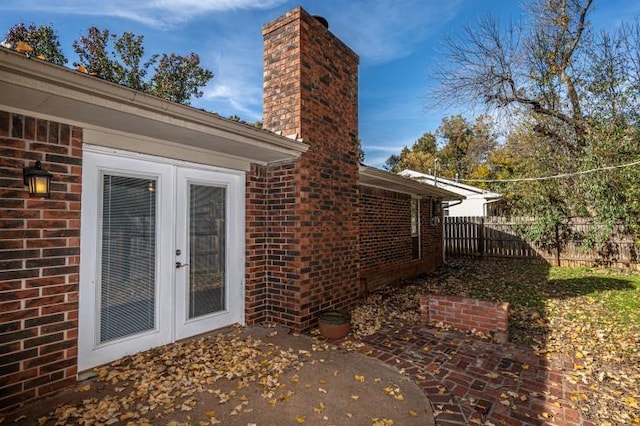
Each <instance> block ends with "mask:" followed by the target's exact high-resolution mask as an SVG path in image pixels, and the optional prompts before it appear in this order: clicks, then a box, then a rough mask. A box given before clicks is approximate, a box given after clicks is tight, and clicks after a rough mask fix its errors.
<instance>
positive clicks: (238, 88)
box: [194, 33, 262, 121]
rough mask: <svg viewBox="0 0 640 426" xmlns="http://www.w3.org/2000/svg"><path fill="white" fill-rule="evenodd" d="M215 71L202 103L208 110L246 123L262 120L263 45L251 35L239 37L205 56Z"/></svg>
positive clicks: (223, 41)
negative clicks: (231, 116)
mask: <svg viewBox="0 0 640 426" xmlns="http://www.w3.org/2000/svg"><path fill="white" fill-rule="evenodd" d="M202 54H203V55H204V58H205V59H204V60H205V61H206V62H207V63H208V64H210V66H209V68H211V69H213V70H215V76H214V78H213V81H212V82H211V84H210V85H209V86H207V87H205V89H204V96H203V97H202V100H201V101H198V102H195V101H194V104H200V103H202V104H205V105H204V107H205V108H206V109H208V110H212V111H215V112H218V113H220V114H222V115H224V116H229V115H238V116H240V118H242V119H243V120H246V121H256V120H261V119H262V67H261V66H260V64H261V63H262V44H261V43H260V41H259V40H257V39H253V35H252V34H251V33H235V34H234V35H233V36H232V37H227V38H225V39H223V40H218V42H217V43H216V44H215V48H212V49H211V50H210V51H206V50H205V51H204V52H202Z"/></svg>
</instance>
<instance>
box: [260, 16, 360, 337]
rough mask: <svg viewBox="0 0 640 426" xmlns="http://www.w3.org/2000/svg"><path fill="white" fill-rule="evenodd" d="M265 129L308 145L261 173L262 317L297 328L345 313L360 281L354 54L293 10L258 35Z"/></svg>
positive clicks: (316, 23) (355, 295)
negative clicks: (264, 222)
mask: <svg viewBox="0 0 640 426" xmlns="http://www.w3.org/2000/svg"><path fill="white" fill-rule="evenodd" d="M263 36H264V51H265V52H264V53H265V71H264V73H265V87H264V89H265V93H264V127H265V129H268V130H271V131H275V132H282V134H283V135H287V136H288V135H291V134H296V136H297V137H299V138H302V139H303V140H304V142H305V143H307V144H309V145H310V148H309V150H308V151H307V152H306V153H305V154H303V155H302V157H301V158H300V159H299V160H298V161H297V162H296V163H295V164H290V165H281V166H276V167H270V168H269V170H268V172H267V178H266V180H267V187H268V188H267V198H268V200H267V211H268V232H267V234H268V236H267V241H268V243H269V248H268V252H267V257H268V259H267V265H266V269H267V280H268V283H267V293H268V294H267V298H266V300H267V304H268V309H269V318H270V319H271V320H273V321H276V322H278V323H280V324H283V325H285V326H288V327H291V328H293V329H295V330H304V329H307V328H309V327H311V326H312V325H313V324H314V323H315V316H316V314H317V313H318V312H319V311H322V310H325V309H328V308H332V307H347V306H349V305H351V304H352V303H353V302H354V301H355V299H356V298H357V297H358V294H359V279H358V205H359V197H358V190H359V187H358V137H357V131H358V115H357V107H358V105H357V93H358V92H357V83H358V81H357V76H358V57H357V55H356V54H355V53H353V52H352V51H351V50H350V49H349V48H348V47H347V46H345V45H344V44H343V43H342V42H341V41H340V40H338V39H337V38H336V37H335V36H334V35H333V34H331V33H330V32H329V31H328V30H327V29H326V28H325V27H324V26H322V24H320V23H319V22H318V21H317V20H316V19H315V18H313V17H312V16H310V15H309V14H308V13H307V12H305V11H304V10H302V9H295V10H293V11H291V12H289V13H287V14H286V15H284V16H282V17H280V18H278V19H276V20H275V21H273V22H271V23H269V24H267V25H265V26H264V28H263Z"/></svg>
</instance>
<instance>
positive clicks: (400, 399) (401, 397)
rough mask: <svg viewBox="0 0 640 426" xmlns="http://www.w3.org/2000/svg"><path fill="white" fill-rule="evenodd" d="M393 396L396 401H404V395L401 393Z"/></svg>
mask: <svg viewBox="0 0 640 426" xmlns="http://www.w3.org/2000/svg"><path fill="white" fill-rule="evenodd" d="M394 398H395V399H397V400H398V401H404V396H403V395H402V394H398V395H396V396H395V397H394Z"/></svg>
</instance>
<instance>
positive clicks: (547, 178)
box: [458, 160, 640, 183]
mask: <svg viewBox="0 0 640 426" xmlns="http://www.w3.org/2000/svg"><path fill="white" fill-rule="evenodd" d="M637 165H640V160H638V161H633V162H631V163H626V164H618V165H616V166H606V167H597V168H595V169H589V170H582V171H579V172H571V173H560V174H557V175H552V176H542V177H528V178H514V179H458V181H461V182H477V183H481V182H484V183H502V182H531V181H538V180H550V179H562V178H567V177H571V176H578V175H586V174H589V173H595V172H600V171H604V170H613V169H622V168H625V167H631V166H637Z"/></svg>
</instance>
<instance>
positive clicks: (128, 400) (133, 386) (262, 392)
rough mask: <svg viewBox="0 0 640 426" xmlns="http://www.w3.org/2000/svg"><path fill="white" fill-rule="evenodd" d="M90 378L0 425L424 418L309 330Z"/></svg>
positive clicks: (188, 343)
mask: <svg viewBox="0 0 640 426" xmlns="http://www.w3.org/2000/svg"><path fill="white" fill-rule="evenodd" d="M351 345H352V346H354V347H355V346H357V343H353V342H352V343H351ZM95 373H96V377H94V378H93V379H90V380H87V381H84V382H81V383H79V384H78V385H77V386H76V389H67V390H65V391H63V392H62V393H61V394H59V395H56V396H54V397H52V398H48V399H42V400H40V401H38V402H37V403H35V404H33V405H31V406H29V407H25V408H24V409H22V410H18V411H17V412H14V413H10V414H9V416H8V417H6V418H5V417H3V416H2V415H0V424H2V425H4V424H28V425H34V424H36V425H37V424H40V425H43V426H54V425H70V424H79V425H127V426H129V425H132V426H133V425H168V426H195V425H202V426H204V425H228V426H250V425H253V426H268V425H280V424H282V425H298V424H300V425H302V424H304V425H309V426H320V425H321V426H331V425H334V426H336V425H343V424H349V425H362V426H388V425H404V426H418V425H425V424H429V421H430V420H431V419H433V414H432V411H431V408H430V406H429V401H428V399H427V398H426V396H425V395H424V393H423V392H422V390H421V388H420V387H419V386H418V385H417V384H415V383H414V382H412V381H411V380H410V379H409V378H407V377H404V376H402V375H401V374H400V373H399V372H398V371H397V370H395V369H392V368H385V367H384V366H383V365H381V364H380V363H379V362H377V361H375V360H373V359H370V358H368V357H366V356H364V355H361V354H358V353H355V352H354V351H351V350H348V349H347V348H346V347H338V346H336V345H334V344H332V343H329V342H327V341H326V340H323V339H322V338H320V337H318V334H317V331H315V332H314V333H313V336H311V337H310V336H301V335H296V334H292V333H288V332H287V330H286V329H284V328H278V327H259V326H258V327H250V328H242V327H230V328H227V329H224V330H218V331H217V332H215V333H209V334H206V335H204V336H201V337H198V338H194V339H188V340H185V341H181V342H177V343H173V344H169V345H166V346H162V347H158V348H155V349H151V350H148V351H145V352H140V353H137V354H135V355H132V356H127V357H124V358H121V359H119V360H117V361H114V362H112V363H110V364H108V365H104V366H102V367H99V368H96V369H95Z"/></svg>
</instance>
